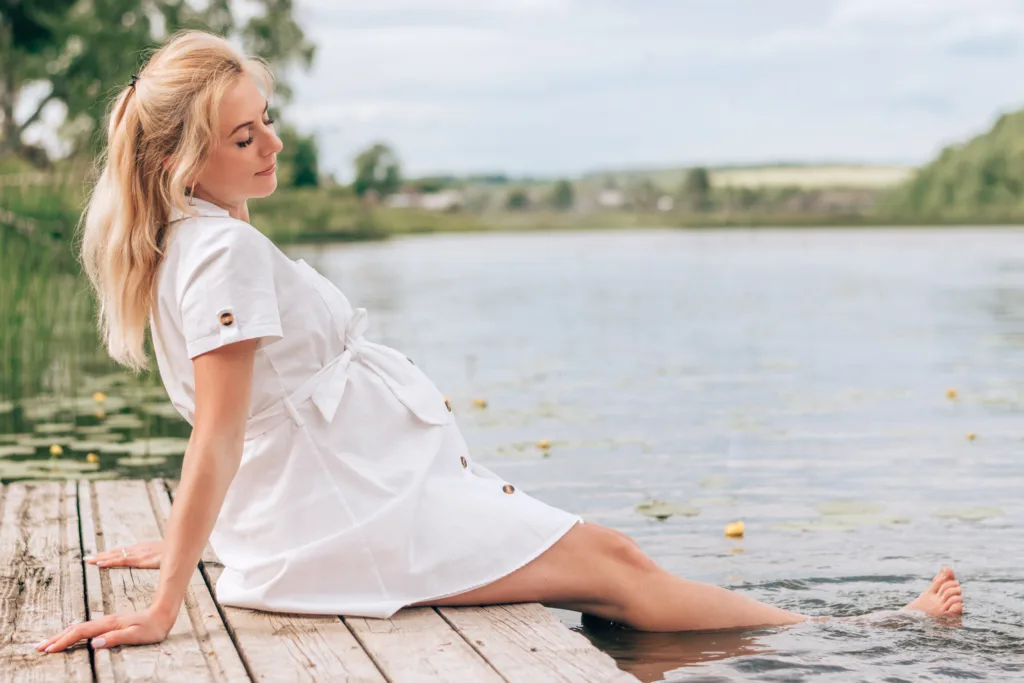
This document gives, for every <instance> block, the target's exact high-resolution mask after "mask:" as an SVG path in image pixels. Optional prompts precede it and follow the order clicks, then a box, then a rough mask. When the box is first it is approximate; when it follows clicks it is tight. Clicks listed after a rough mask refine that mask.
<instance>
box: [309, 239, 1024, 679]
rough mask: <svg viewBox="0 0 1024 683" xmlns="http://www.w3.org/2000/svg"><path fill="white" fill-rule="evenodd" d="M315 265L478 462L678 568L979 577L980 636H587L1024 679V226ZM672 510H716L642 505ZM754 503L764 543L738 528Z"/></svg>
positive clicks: (638, 649) (697, 666) (654, 663)
mask: <svg viewBox="0 0 1024 683" xmlns="http://www.w3.org/2000/svg"><path fill="white" fill-rule="evenodd" d="M295 255H296V256H298V255H301V256H303V257H305V258H307V260H309V261H310V262H311V263H312V264H313V265H315V266H316V267H317V268H319V269H320V270H321V271H322V272H323V273H325V274H326V275H328V276H329V277H330V278H331V279H332V280H333V281H335V282H336V283H338V284H339V286H341V288H342V289H343V290H344V291H345V292H346V294H347V295H348V296H349V298H350V299H351V300H352V301H353V303H354V304H355V305H357V306H364V307H366V308H367V309H368V310H369V312H370V322H371V330H372V332H373V333H375V335H376V337H377V338H378V339H379V340H381V341H383V342H384V343H387V344H390V345H393V346H396V347H398V348H401V349H402V350H403V351H405V352H406V353H407V354H408V355H410V356H411V357H412V358H413V359H414V360H415V361H416V363H417V364H418V365H419V366H420V367H421V368H423V369H425V370H426V372H427V373H428V374H429V375H430V376H431V377H432V378H433V379H434V380H435V382H436V383H437V384H438V385H439V386H440V387H441V388H442V390H444V391H445V392H446V393H447V394H449V395H450V396H452V398H453V403H454V407H455V410H456V411H457V417H458V420H459V423H460V425H461V427H462V429H463V431H464V433H465V435H466V438H467V441H468V442H469V444H470V446H471V448H473V450H474V452H475V455H476V457H478V458H480V459H481V460H483V461H484V462H486V463H487V464H488V466H490V467H492V469H495V470H496V471H498V472H500V473H501V474H502V475H503V476H506V477H507V478H509V479H510V480H511V481H513V482H515V483H516V484H517V485H519V486H520V487H522V488H523V489H524V490H526V491H528V492H529V493H531V494H532V495H535V496H537V497H538V498H541V499H542V500H545V501H546V502H549V503H551V504H553V505H556V506H559V507H564V508H566V509H569V510H572V511H575V512H578V513H580V514H582V515H583V516H584V517H585V518H586V519H588V520H591V521H594V522H597V523H601V524H606V525H609V526H613V527H615V528H617V529H620V530H622V531H624V532H626V533H628V534H630V535H632V536H633V537H634V538H636V539H637V540H638V541H639V543H640V544H641V545H642V547H643V548H644V549H645V550H646V551H647V552H648V553H649V554H650V555H652V556H653V557H654V558H655V559H657V560H658V561H659V563H661V564H662V566H664V567H665V568H666V569H668V570H670V571H672V572H674V573H678V574H679V575H682V576H685V577H688V578H691V579H696V580H700V581H707V582H710V583H716V584H720V585H725V586H728V587H730V588H735V589H738V590H742V591H744V592H745V593H748V594H750V595H752V596H754V597H756V598H758V599H762V600H765V601H768V602H770V603H772V604H776V605H779V606H782V607H785V608H788V609H791V610H796V611H801V612H805V613H809V614H815V615H825V614H837V615H855V614H864V613H868V612H871V611H874V610H885V609H896V608H899V607H900V606H902V605H903V604H905V603H906V602H908V601H909V600H911V599H912V598H914V597H916V595H917V594H918V593H919V592H920V591H921V590H923V589H924V588H925V587H926V586H927V582H928V579H930V578H931V576H932V575H933V574H934V573H935V572H936V571H937V570H938V569H939V568H940V567H941V566H942V565H944V564H950V565H952V566H953V567H954V568H955V569H956V570H957V572H958V573H959V576H960V578H961V580H962V581H963V583H964V596H965V602H966V606H967V614H966V615H965V617H964V618H963V620H962V623H961V624H960V625H955V624H939V623H936V622H934V621H932V620H928V619H911V620H906V621H900V620H897V621H895V622H889V623H885V624H881V625H877V624H857V623H839V622H836V623H831V624H827V625H821V624H815V625H811V626H800V627H798V628H791V629H783V630H779V631H775V632H767V631H766V632H763V633H758V634H702V635H685V634H643V633H636V632H629V631H622V630H617V629H599V628H595V629H589V628H588V629H583V630H584V632H585V633H586V634H587V635H588V636H589V637H590V638H591V639H592V640H593V641H594V642H595V643H597V644H598V645H599V646H600V647H601V648H602V649H604V650H605V651H607V652H609V653H610V654H612V655H613V656H614V657H616V659H617V660H618V661H619V664H620V666H622V667H623V668H625V669H627V670H630V671H632V672H633V673H634V674H636V675H637V676H638V677H640V678H641V679H642V680H645V681H656V680H663V679H664V680H704V681H712V680H742V679H751V680H754V679H756V680H785V681H793V680H804V679H807V680H822V681H824V680H883V679H884V680H890V681H897V680H942V679H946V678H950V679H952V678H978V679H1010V678H1024V627H1022V620H1024V617H1022V615H1024V569H1022V564H1024V533H1022V521H1024V503H1022V493H1024V419H1022V418H1024V413H1022V407H1024V231H1019V230H1007V229H998V230H985V229H982V230H941V231H932V230H906V231H881V230H859V231H858V230H850V231H840V230H829V231H809V230H795V231H767V230H759V231H710V232H682V231H644V232H638V231H629V232H600V233H562V234H521V235H508V234H498V235H474V236H430V237H423V238H408V239H401V240H395V241H393V242H389V243H381V244H370V245H361V246H355V247H337V248H334V247H332V248H328V249H324V250H319V251H313V250H309V251H301V252H299V251H296V253H295ZM951 388H952V389H955V390H956V398H955V399H950V398H948V397H947V391H948V390H949V389H951ZM475 398H482V399H485V400H486V401H487V402H488V405H487V407H486V408H479V407H476V406H475V405H474V403H473V399H475ZM972 434H973V435H974V437H975V438H974V439H973V440H972V439H970V438H969V435H972ZM542 439H546V440H549V441H550V442H551V448H550V450H549V451H548V452H547V453H545V452H544V451H543V450H541V449H540V448H538V447H537V446H536V443H537V442H538V441H539V440H542ZM650 500H661V501H666V502H670V503H675V504H679V505H683V506H687V507H692V508H697V509H699V511H700V513H699V515H697V516H674V517H671V518H669V519H667V520H664V521H658V520H655V519H650V518H647V517H644V516H643V515H641V514H638V512H637V511H636V506H637V505H638V504H640V503H643V502H646V501H650ZM737 520H743V521H744V522H745V525H746V535H745V537H744V538H743V539H741V540H733V539H729V538H726V537H725V535H724V527H725V525H726V524H727V523H729V522H733V521H737ZM560 616H562V617H563V618H564V619H565V620H566V621H567V622H568V623H570V624H573V625H578V624H579V616H578V615H576V614H574V613H571V612H561V613H560ZM577 627H578V626H577Z"/></svg>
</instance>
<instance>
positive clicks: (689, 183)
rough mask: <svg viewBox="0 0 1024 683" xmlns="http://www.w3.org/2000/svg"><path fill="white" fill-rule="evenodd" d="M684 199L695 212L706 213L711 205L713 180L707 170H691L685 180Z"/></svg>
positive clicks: (700, 168)
mask: <svg viewBox="0 0 1024 683" xmlns="http://www.w3.org/2000/svg"><path fill="white" fill-rule="evenodd" d="M681 194H682V196H683V199H684V200H685V201H686V202H688V203H689V205H690V208H692V209H693V210H694V211H705V210H706V209H708V207H709V206H710V204H711V201H710V200H711V178H710V176H709V175H708V170H707V169H706V168H703V167H700V166H698V167H697V168H691V169H690V170H689V171H688V172H687V174H686V178H685V179H684V180H683V187H682V192H681Z"/></svg>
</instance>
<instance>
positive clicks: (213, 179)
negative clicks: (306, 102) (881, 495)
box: [38, 31, 962, 652]
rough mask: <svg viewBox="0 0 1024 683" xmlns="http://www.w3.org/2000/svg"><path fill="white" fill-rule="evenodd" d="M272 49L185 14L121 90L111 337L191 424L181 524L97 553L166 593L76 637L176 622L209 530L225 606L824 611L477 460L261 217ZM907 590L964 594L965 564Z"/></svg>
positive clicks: (99, 640) (675, 617) (792, 617)
mask: <svg viewBox="0 0 1024 683" xmlns="http://www.w3.org/2000/svg"><path fill="white" fill-rule="evenodd" d="M271 84H272V83H271V75H270V73H269V71H268V69H267V68H266V66H265V64H264V63H263V62H262V61H261V60H259V59H255V58H246V57H245V56H243V55H241V54H239V53H237V51H236V50H235V49H234V48H233V47H232V46H231V44H230V43H228V42H227V41H225V40H224V39H222V38H219V37H216V36H212V35H209V34H205V33H202V32H194V31H193V32H184V33H180V34H177V35H176V36H174V37H173V38H172V39H171V40H170V41H169V42H168V43H167V44H166V45H165V46H164V47H162V48H161V49H160V50H159V51H158V52H156V53H155V54H154V55H153V56H152V57H151V59H150V60H149V62H148V63H147V65H146V66H145V68H144V69H143V70H142V72H141V73H140V74H139V75H138V77H137V78H133V80H132V83H131V84H130V85H129V86H128V87H126V88H125V89H124V90H123V91H122V92H121V93H120V94H119V95H118V97H117V99H116V101H115V102H114V103H113V106H112V110H111V116H110V122H109V126H108V144H109V148H108V151H107V157H106V161H105V165H104V168H103V172H102V174H101V176H100V178H99V180H98V182H97V184H96V186H95V188H94V190H93V193H92V197H91V200H90V203H89V206H88V209H87V211H86V214H85V218H84V230H83V239H82V247H81V252H82V253H81V256H82V261H83V264H84V268H85V271H86V273H87V274H88V276H89V278H90V281H91V283H92V285H93V287H94V289H95V291H96V295H97V297H98V300H99V303H100V318H101V320H100V324H101V331H102V332H103V335H104V339H105V342H106V344H107V348H108V351H109V353H110V355H111V356H112V357H113V358H114V359H116V360H117V361H119V362H121V363H123V364H124V365H126V366H128V367H131V368H133V369H136V370H138V369H142V368H144V367H146V358H145V355H144V351H143V341H144V335H145V329H146V325H147V323H148V324H149V325H150V329H151V332H152V335H153V345H154V349H155V352H156V359H157V364H158V368H159V371H160V375H161V378H162V380H163V382H164V385H165V387H166V388H167V393H168V395H169V397H170V399H171V401H172V403H173V404H174V406H175V407H176V408H177V409H178V411H179V412H180V413H181V414H182V416H183V417H184V418H185V419H186V420H187V421H188V422H189V423H191V424H192V426H193V431H192V435H191V438H190V440H189V444H188V447H187V449H186V453H185V458H184V462H183V465H182V471H181V480H180V485H179V487H178V490H177V494H176V496H175V501H174V505H173V506H172V511H171V515H170V519H169V522H168V525H167V529H166V534H165V538H164V539H163V540H162V541H158V542H150V543H143V544H138V545H136V546H132V547H130V548H115V549H113V550H107V551H106V552H102V553H99V554H98V555H97V556H96V557H92V558H87V561H90V562H94V563H96V564H97V565H100V566H105V567H111V566H121V567H123V566H134V567H157V566H158V567H159V568H160V579H159V587H158V590H157V593H156V596H155V599H154V602H153V604H152V605H151V606H149V607H148V608H147V609H145V610H143V611H140V612H135V613H130V614H113V615H109V616H104V617H101V618H99V619H97V620H94V621H89V622H85V623H81V624H77V625H75V626H72V627H70V628H68V629H67V630H65V631H64V632H63V633H61V634H59V635H57V636H54V637H52V638H50V639H48V640H46V641H44V642H42V643H40V644H39V646H38V649H40V650H45V651H47V652H58V651H61V650H63V649H65V648H67V647H68V646H69V645H71V644H73V643H75V642H77V641H78V640H80V639H81V638H91V639H92V646H93V647H96V648H98V647H113V646H116V645H124V644H142V643H154V642H158V641H160V640H162V639H163V638H164V637H166V635H167V633H168V632H169V629H170V628H171V625H172V623H173V622H174V620H175V618H176V616H177V615H178V612H179V610H180V608H181V604H182V601H183V598H184V595H185V590H186V587H187V585H188V582H189V579H190V577H191V576H192V573H193V572H194V571H195V567H196V564H197V562H198V560H199V557H200V554H201V552H202V549H203V547H204V546H205V545H206V543H207V541H208V540H209V542H210V543H211V545H212V546H213V548H214V550H215V551H216V552H217V554H218V555H219V557H220V559H221V561H222V562H223V563H224V572H223V574H222V576H221V578H220V579H219V581H218V583H217V585H216V593H217V597H218V599H219V600H220V601H221V602H222V603H223V604H227V605H234V606H241V607H250V608H258V609H266V610H272V611H283V612H304V613H320V614H343V615H354V616H367V617H381V618H383V617H389V616H390V615H392V614H394V613H395V612H396V611H397V610H399V609H400V608H402V607H404V606H407V605H476V604H488V603H509V602H532V601H537V602H541V603H544V604H547V605H552V606H558V607H562V608H567V609H571V610H577V611H581V612H585V613H589V614H593V615H597V616H599V617H603V618H605V619H609V620H612V621H616V622H620V623H624V624H626V625H629V626H631V627H633V628H635V629H640V630H649V631H679V630H695V629H702V630H703V629H722V628H744V627H754V626H764V625H783V624H794V623H797V622H800V621H804V620H806V619H808V617H806V616H803V615H799V614H793V613H789V612H786V611H784V610H782V609H778V608H775V607H771V606H768V605H765V604H762V603H759V602H757V601H755V600H752V599H750V598H747V597H744V596H742V595H740V594H737V593H733V592H730V591H728V590H725V589H722V588H719V587H715V586H710V585H705V584H701V583H695V582H692V581H687V580H684V579H682V578H679V577H677V576H674V575H672V574H669V573H668V572H666V571H664V570H663V569H661V568H660V567H659V566H658V565H657V564H655V562H654V561H653V560H651V559H650V558H649V557H647V556H646V555H645V554H644V553H643V552H642V551H641V550H640V549H639V547H638V546H637V544H636V543H635V542H634V541H632V540H631V539H630V538H628V537H627V536H625V535H624V534H622V533H619V532H617V531H614V530H612V529H608V528H605V527H601V526H599V525H596V524H592V523H585V524H584V523H582V522H583V520H582V519H580V517H579V516H577V515H574V514H570V513H569V512H565V511H563V510H560V509H557V508H554V507H551V506H548V505H546V504H544V503H542V502H540V501H538V500H536V499H534V498H532V497H530V496H528V495H527V494H525V493H524V492H522V491H520V490H517V489H516V488H515V487H514V486H513V485H512V484H511V483H508V482H506V481H504V480H503V479H502V478H501V477H499V476H498V475H496V474H495V473H493V472H491V471H490V470H488V469H487V468H485V467H484V466H482V465H480V464H479V463H477V462H475V461H474V460H473V459H472V457H471V456H470V454H469V452H468V449H467V448H466V444H465V442H464V441H463V439H462V436H461V435H460V433H459V429H458V427H457V426H456V424H455V422H454V420H453V418H452V415H451V406H450V404H449V403H448V401H447V400H446V399H445V398H444V397H443V395H442V394H441V393H440V392H439V391H438V390H437V388H436V387H435V386H434V385H433V383H431V381H430V380H429V379H428V378H427V377H426V376H425V375H424V374H423V373H422V372H420V371H419V369H417V368H416V366H415V365H414V364H413V363H412V361H411V360H409V359H408V358H406V357H405V356H404V355H402V354H401V353H399V352H397V351H395V350H393V349H390V348H388V347H385V346H382V345H379V344H375V343H372V342H370V341H367V340H366V339H365V338H364V336H363V333H364V331H365V327H366V312H365V311H364V310H363V309H353V308H352V306H351V305H350V304H349V302H348V300H347V299H346V298H345V296H344V295H343V294H342V293H341V292H340V291H339V290H338V289H337V288H336V287H335V286H334V285H333V284H331V283H330V282H328V281H327V280H326V279H325V278H323V277H322V276H320V275H319V273H317V272H316V271H315V270H314V269H313V268H311V267H310V266H308V265H307V264H306V263H305V262H304V261H302V260H301V259H300V260H297V261H293V260H291V259H289V258H288V257H286V256H285V255H284V254H283V252H281V251H280V250H279V249H277V248H276V247H275V246H274V245H273V243H272V242H270V241H269V240H268V239H267V238H266V237H264V236H263V235H262V234H261V233H260V232H259V231H257V230H256V229H255V228H253V227H252V226H251V225H249V223H248V221H249V214H248V209H247V205H246V202H247V200H248V199H250V198H254V197H265V196H267V195H269V194H271V193H272V192H273V191H274V189H275V187H276V177H275V167H276V162H275V159H276V155H277V153H278V152H279V151H280V150H281V141H280V140H279V139H278V137H277V135H276V134H275V132H274V128H273V122H272V121H271V120H270V119H269V118H268V115H267V112H268V99H267V98H268V97H269V93H270V91H271ZM907 609H912V610H922V611H925V612H928V613H930V614H934V615H940V614H947V613H959V612H960V611H961V609H962V598H961V590H960V586H959V583H958V582H957V581H956V579H955V578H954V576H953V574H952V572H951V571H950V570H943V571H942V572H940V573H939V575H938V576H937V577H936V578H935V580H934V581H933V583H932V585H931V587H930V588H929V589H928V590H927V591H925V592H924V594H922V595H921V597H919V598H918V599H917V600H915V601H914V602H913V603H911V604H910V605H909V606H908V607H907Z"/></svg>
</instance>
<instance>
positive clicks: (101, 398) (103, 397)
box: [92, 391, 107, 403]
mask: <svg viewBox="0 0 1024 683" xmlns="http://www.w3.org/2000/svg"><path fill="white" fill-rule="evenodd" d="M92 400H94V401H96V402H97V403H102V402H103V401H106V400H107V395H106V394H104V393H103V392H102V391H97V392H96V393H94V394H93V395H92Z"/></svg>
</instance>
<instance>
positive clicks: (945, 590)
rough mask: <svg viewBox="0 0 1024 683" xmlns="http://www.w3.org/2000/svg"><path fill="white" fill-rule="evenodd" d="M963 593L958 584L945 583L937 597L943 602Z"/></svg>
mask: <svg viewBox="0 0 1024 683" xmlns="http://www.w3.org/2000/svg"><path fill="white" fill-rule="evenodd" d="M963 593H964V589H963V588H961V587H960V584H959V583H957V582H955V581H954V582H952V583H947V584H946V585H945V586H943V587H942V592H940V593H939V597H941V598H942V599H943V600H945V599H946V598H949V597H952V596H954V595H963Z"/></svg>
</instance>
